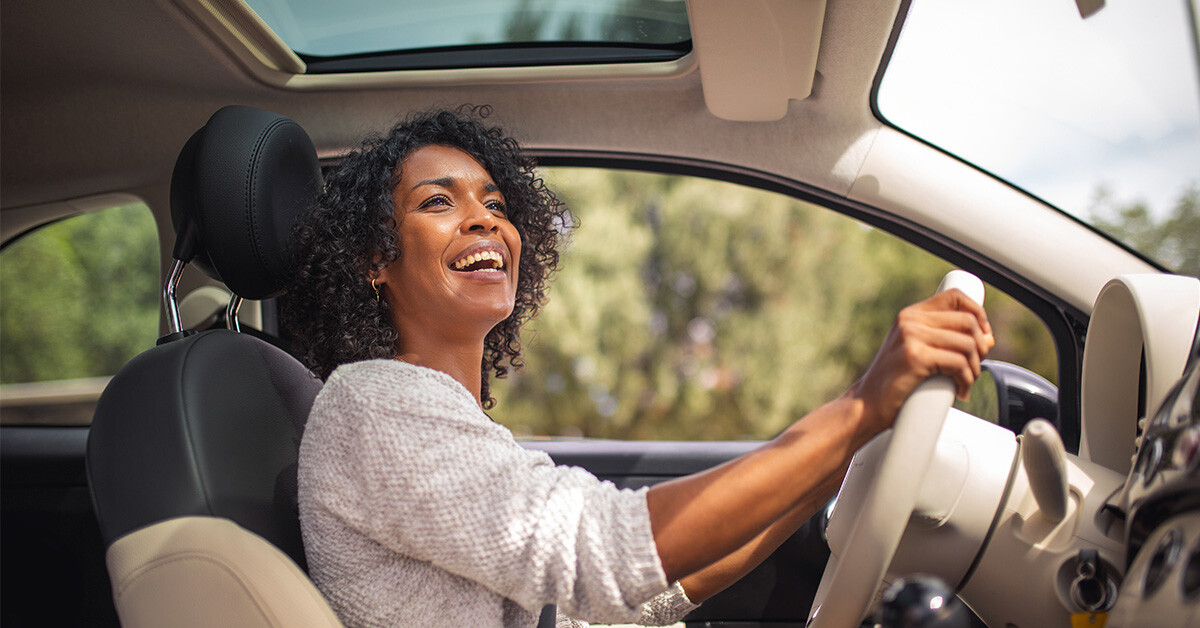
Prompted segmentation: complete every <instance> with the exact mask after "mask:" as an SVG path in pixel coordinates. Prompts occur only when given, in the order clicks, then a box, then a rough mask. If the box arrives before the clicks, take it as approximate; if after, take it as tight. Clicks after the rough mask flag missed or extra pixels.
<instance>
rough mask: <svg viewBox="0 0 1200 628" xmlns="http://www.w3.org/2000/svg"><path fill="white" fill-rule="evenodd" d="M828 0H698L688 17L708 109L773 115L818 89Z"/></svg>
mask: <svg viewBox="0 0 1200 628" xmlns="http://www.w3.org/2000/svg"><path fill="white" fill-rule="evenodd" d="M824 19H825V0H746V1H745V2H729V1H728V0H691V1H690V2H688V21H689V22H690V24H691V29H692V46H693V50H695V54H696V55H697V57H698V59H699V62H700V82H701V85H702V87H703V90H704V102H705V104H706V105H707V106H708V110H709V111H711V112H712V114H713V115H715V116H717V117H718V118H723V119H725V120H734V121H743V122H767V121H771V120H779V119H781V118H783V117H784V116H785V115H787V110H788V103H789V101H791V100H793V99H794V100H803V99H805V98H807V97H808V96H809V94H811V93H812V88H813V78H814V77H815V76H816V71H817V52H818V50H819V48H820V44H821V26H822V23H823V22H824Z"/></svg>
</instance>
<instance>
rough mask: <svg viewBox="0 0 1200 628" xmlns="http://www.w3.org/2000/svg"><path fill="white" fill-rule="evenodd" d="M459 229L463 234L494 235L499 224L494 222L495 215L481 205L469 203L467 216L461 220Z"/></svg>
mask: <svg viewBox="0 0 1200 628" xmlns="http://www.w3.org/2000/svg"><path fill="white" fill-rule="evenodd" d="M459 229H460V230H461V231H462V232H463V233H464V234H466V233H472V232H474V233H480V232H482V233H494V232H496V231H499V229H500V223H498V222H497V221H496V216H495V214H493V213H492V210H490V209H488V208H487V207H485V206H484V205H483V203H475V202H473V203H471V204H470V209H468V213H467V216H466V217H465V218H464V219H463V221H462V224H461V225H460V226H459Z"/></svg>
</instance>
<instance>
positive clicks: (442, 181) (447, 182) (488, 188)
mask: <svg viewBox="0 0 1200 628" xmlns="http://www.w3.org/2000/svg"><path fill="white" fill-rule="evenodd" d="M423 185H436V186H439V187H444V188H448V187H453V186H454V179H453V178H451V177H441V178H438V179H425V180H424V181H421V182H420V183H418V184H416V185H414V186H412V189H414V190H415V189H417V188H419V187H421V186H423ZM483 191H484V192H499V191H500V186H498V185H496V184H495V183H493V182H491V181H488V182H487V184H485V185H484V186H483Z"/></svg>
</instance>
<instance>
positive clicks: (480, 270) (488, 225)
mask: <svg viewBox="0 0 1200 628" xmlns="http://www.w3.org/2000/svg"><path fill="white" fill-rule="evenodd" d="M392 196H393V199H394V201H395V206H396V221H397V223H398V224H399V227H398V228H397V232H398V233H399V235H400V258H399V259H398V260H396V261H395V262H393V263H392V264H391V265H390V266H388V267H387V268H385V269H384V270H383V271H381V272H380V275H379V279H380V280H381V282H382V283H383V286H382V290H383V292H384V294H386V296H387V298H388V305H389V307H390V308H391V311H392V322H393V324H394V325H395V326H396V329H397V331H399V332H400V338H401V342H402V344H403V343H404V339H405V338H406V337H408V338H412V337H413V334H420V335H421V337H423V338H429V339H432V338H442V337H446V336H447V335H449V336H453V337H455V339H466V340H472V339H474V337H475V336H478V338H479V339H482V337H483V336H484V335H486V334H487V332H488V331H490V330H491V328H492V327H494V326H495V325H496V323H499V322H500V321H502V320H504V319H505V318H507V317H508V315H509V314H511V313H512V310H513V303H514V300H515V298H516V293H517V270H518V261H519V260H520V259H521V236H520V234H518V233H517V229H516V227H514V226H513V224H512V223H511V222H509V221H508V218H507V217H506V213H505V207H504V196H503V195H502V194H501V193H500V190H499V188H497V187H496V184H495V182H493V181H492V177H491V176H490V175H489V174H488V172H487V170H485V169H484V168H483V166H481V165H480V164H479V162H477V161H475V159H474V158H473V157H471V156H470V155H468V154H467V153H464V152H463V151H461V150H459V149H457V148H451V147H447V146H426V147H424V148H420V149H418V150H416V151H413V152H412V153H410V154H409V155H408V157H406V158H405V159H404V162H403V164H402V167H401V176H400V182H399V183H398V184H397V185H396V188H395V189H394V190H393V192H392Z"/></svg>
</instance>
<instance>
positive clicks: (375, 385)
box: [321, 360, 476, 410]
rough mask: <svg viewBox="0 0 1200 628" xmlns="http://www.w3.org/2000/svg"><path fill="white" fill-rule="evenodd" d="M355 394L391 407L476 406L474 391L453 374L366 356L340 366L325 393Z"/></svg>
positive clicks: (327, 382)
mask: <svg viewBox="0 0 1200 628" xmlns="http://www.w3.org/2000/svg"><path fill="white" fill-rule="evenodd" d="M326 391H328V394H330V395H338V396H353V397H355V398H357V399H359V400H360V401H365V402H373V403H383V404H387V405H388V406H390V407H396V404H399V405H400V406H401V407H408V406H413V407H421V406H428V405H429V404H430V403H435V404H436V405H439V406H440V405H450V406H452V407H454V408H455V409H456V410H462V409H466V408H471V409H475V407H476V403H475V399H474V397H472V396H471V393H469V392H467V389H466V388H463V386H462V384H459V383H458V382H457V381H455V380H454V378H453V377H450V376H449V375H447V374H445V373H443V372H441V371H436V370H434V369H431V368H426V367H423V366H416V365H413V364H408V363H407V362H401V361H399V360H364V361H362V362H352V363H349V364H343V365H341V366H339V367H338V368H337V369H336V370H335V371H334V372H333V374H331V375H330V376H329V380H328V381H326V382H325V386H324V388H323V389H322V391H321V392H322V393H326Z"/></svg>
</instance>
